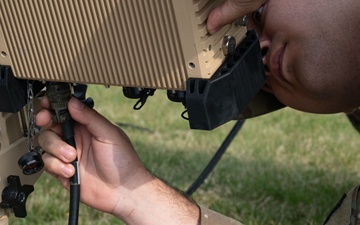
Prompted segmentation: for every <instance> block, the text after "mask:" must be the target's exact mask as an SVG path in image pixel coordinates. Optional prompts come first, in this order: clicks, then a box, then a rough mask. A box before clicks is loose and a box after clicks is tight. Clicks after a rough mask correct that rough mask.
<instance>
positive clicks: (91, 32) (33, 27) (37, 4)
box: [0, 0, 245, 90]
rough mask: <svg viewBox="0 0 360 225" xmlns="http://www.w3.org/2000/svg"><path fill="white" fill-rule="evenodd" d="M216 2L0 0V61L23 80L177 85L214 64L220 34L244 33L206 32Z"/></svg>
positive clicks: (231, 29)
mask: <svg viewBox="0 0 360 225" xmlns="http://www.w3.org/2000/svg"><path fill="white" fill-rule="evenodd" d="M221 2H223V0H181V1H180V0H0V64H1V65H10V66H11V67H12V70H13V72H14V74H15V76H16V77H19V78H24V79H31V80H47V81H62V82H76V83H87V84H88V83H94V84H109V85H119V86H130V87H148V88H160V89H171V90H185V89H186V87H185V85H186V80H187V79H188V77H201V78H209V77H210V76H211V75H212V74H213V73H214V72H215V71H216V69H217V68H218V67H219V66H220V65H221V63H222V62H223V60H224V58H225V57H224V55H223V54H222V40H223V37H224V36H225V35H233V36H235V37H237V38H239V39H240V38H241V37H243V36H244V34H245V29H243V28H239V27H236V26H235V25H229V26H226V27H225V28H223V29H221V30H220V31H219V32H218V33H217V34H215V35H209V34H208V32H207V29H206V18H207V15H208V13H209V12H210V10H211V9H212V8H214V7H215V6H216V5H218V4H220V3H221ZM239 39H238V40H239Z"/></svg>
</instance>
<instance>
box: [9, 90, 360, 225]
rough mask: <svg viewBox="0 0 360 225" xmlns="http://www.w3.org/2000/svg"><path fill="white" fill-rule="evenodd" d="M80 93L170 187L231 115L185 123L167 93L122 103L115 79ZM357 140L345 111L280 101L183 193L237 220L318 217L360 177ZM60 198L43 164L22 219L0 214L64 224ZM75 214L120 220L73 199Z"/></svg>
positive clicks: (205, 153)
mask: <svg viewBox="0 0 360 225" xmlns="http://www.w3.org/2000/svg"><path fill="white" fill-rule="evenodd" d="M88 95H89V96H92V97H93V98H94V100H95V106H96V109H97V110H98V111H99V112H101V113H102V114H104V115H105V116H106V117H107V118H109V119H110V120H111V121H113V122H114V123H117V124H121V125H120V126H121V127H122V128H123V129H124V130H125V131H126V132H127V134H128V135H129V137H130V138H131V139H132V141H133V144H134V146H135V148H136V149H137V151H138V154H139V155H140V157H141V159H142V160H143V161H144V162H145V164H146V166H147V167H148V168H149V169H150V170H151V171H153V172H154V173H155V174H156V175H158V176H159V177H162V178H164V179H165V180H167V181H168V182H169V183H171V184H172V185H173V186H175V187H177V188H178V189H180V190H186V189H187V187H188V186H189V185H190V184H191V183H192V181H193V180H195V178H196V177H197V175H198V174H199V173H200V172H201V171H202V169H203V168H204V167H205V166H206V164H207V163H208V161H209V160H210V159H211V157H212V156H213V154H214V153H215V151H216V150H217V148H218V147H219V145H220V144H221V143H222V141H223V139H224V138H225V137H226V135H227V134H228V132H229V131H230V129H231V128H232V126H233V124H234V122H230V123H228V124H226V125H224V126H222V127H220V128H217V129H215V130H214V131H195V130H190V129H189V125H188V122H187V121H185V120H183V119H182V118H181V117H180V114H181V113H182V111H183V110H184V108H183V106H182V105H181V104H178V103H172V102H170V101H168V100H167V99H166V93H165V92H164V91H157V92H156V93H155V96H154V97H151V98H149V99H148V102H147V104H146V105H145V106H144V107H143V109H141V110H140V111H133V110H132V106H133V105H134V104H135V102H136V101H135V100H130V99H126V98H125V97H124V96H123V95H122V89H121V88H117V87H112V88H110V89H105V88H102V87H98V86H97V87H91V88H90V90H89V93H88ZM359 146H360V139H359V134H358V133H357V132H356V131H355V130H354V129H353V128H352V127H351V125H350V123H349V122H348V121H347V118H346V117H345V115H343V114H336V115H312V114H306V113H301V112H297V111H294V110H291V109H288V108H286V109H283V110H280V111H277V112H274V113H271V114H268V115H265V116H262V117H259V118H255V119H251V120H248V121H246V123H245V125H244V127H243V129H242V130H241V131H240V133H239V134H238V135H237V136H236V138H235V139H234V141H233V143H232V144H231V145H230V147H229V149H228V151H227V152H226V154H225V155H224V156H223V158H222V160H221V161H220V163H219V165H218V166H217V167H216V168H215V170H214V172H213V173H212V174H211V176H210V177H209V178H208V179H207V180H206V182H205V183H204V184H203V186H201V188H200V189H199V190H198V191H197V192H196V193H195V194H194V196H193V197H194V199H195V200H196V201H197V202H198V203H199V204H202V205H205V206H207V207H210V208H211V209H214V210H216V211H218V212H220V213H223V214H225V215H228V216H230V217H233V218H235V219H238V220H240V221H242V222H244V223H245V224H247V225H305V224H308V225H312V224H322V222H323V221H324V219H325V218H326V216H327V214H328V213H329V212H330V210H331V209H332V207H333V206H334V205H335V203H336V202H337V201H338V200H339V198H340V197H341V196H342V194H343V193H344V192H346V191H348V190H349V189H350V188H351V187H353V186H355V185H357V184H358V183H360V182H359V178H360V174H359V172H358V171H360V165H359V163H358V162H359V160H360V154H359ZM83 185H91V184H83ZM68 200H69V196H68V193H67V192H66V191H65V190H63V189H62V188H61V187H60V185H59V184H58V183H57V181H56V180H55V179H53V178H51V177H50V176H49V175H47V174H44V175H43V176H42V177H41V178H40V179H39V181H38V182H37V183H36V185H35V192H34V193H33V194H32V195H31V196H30V198H29V200H28V203H27V205H28V217H27V219H15V218H12V219H11V222H10V224H54V225H55V224H56V225H57V224H66V223H67V216H68V214H67V213H68ZM154 205H155V203H154ZM79 223H80V224H122V223H121V222H119V221H116V220H115V218H113V217H112V216H110V215H106V214H104V213H101V212H97V211H95V210H93V209H90V208H88V207H86V206H83V205H82V206H81V210H80V222H79Z"/></svg>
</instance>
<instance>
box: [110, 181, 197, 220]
mask: <svg viewBox="0 0 360 225" xmlns="http://www.w3.org/2000/svg"><path fill="white" fill-rule="evenodd" d="M146 177H147V178H146V179H143V183H141V184H137V185H136V188H134V189H132V190H128V193H127V196H126V195H124V199H123V204H124V206H121V204H122V203H121V202H119V207H118V210H117V211H115V212H114V215H115V216H117V217H118V218H120V219H121V220H123V221H124V222H126V224H130V225H131V224H133V225H152V224H154V225H155V224H156V225H170V224H174V225H175V224H176V225H177V224H179V225H180V224H184V225H198V224H199V217H200V210H199V207H198V206H197V205H196V204H194V203H193V202H191V201H190V200H188V199H187V198H186V197H184V196H183V195H182V194H181V193H179V192H178V191H176V190H174V189H173V188H171V187H169V186H168V185H166V184H165V183H164V182H163V181H161V180H160V179H158V178H156V177H154V176H152V175H150V174H147V175H146Z"/></svg>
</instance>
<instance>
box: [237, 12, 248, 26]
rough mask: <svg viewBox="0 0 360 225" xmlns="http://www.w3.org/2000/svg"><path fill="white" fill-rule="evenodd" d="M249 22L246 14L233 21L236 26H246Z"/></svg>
mask: <svg viewBox="0 0 360 225" xmlns="http://www.w3.org/2000/svg"><path fill="white" fill-rule="evenodd" d="M248 23H249V19H248V17H247V15H245V16H243V17H242V18H239V19H237V20H236V21H235V25H236V26H242V27H246V26H247V25H248Z"/></svg>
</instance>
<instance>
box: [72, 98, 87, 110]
mask: <svg viewBox="0 0 360 225" xmlns="http://www.w3.org/2000/svg"><path fill="white" fill-rule="evenodd" d="M71 105H72V106H73V107H74V108H75V109H77V110H83V109H84V107H85V105H84V103H82V102H80V101H79V100H78V99H76V98H72V99H71Z"/></svg>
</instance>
